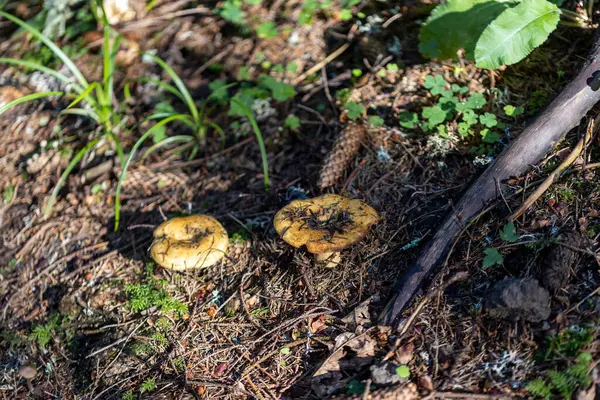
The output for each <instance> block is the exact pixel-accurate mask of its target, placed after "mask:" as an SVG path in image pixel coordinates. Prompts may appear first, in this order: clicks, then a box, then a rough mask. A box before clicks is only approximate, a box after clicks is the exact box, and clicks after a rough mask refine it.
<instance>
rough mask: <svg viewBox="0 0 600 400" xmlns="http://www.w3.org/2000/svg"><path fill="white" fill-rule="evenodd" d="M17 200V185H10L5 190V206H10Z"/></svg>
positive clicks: (3, 196)
mask: <svg viewBox="0 0 600 400" xmlns="http://www.w3.org/2000/svg"><path fill="white" fill-rule="evenodd" d="M14 198H15V185H8V186H7V187H5V188H4V192H3V193H2V199H3V200H4V204H8V203H10V202H11V201H13V199H14Z"/></svg>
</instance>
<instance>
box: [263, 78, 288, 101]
mask: <svg viewBox="0 0 600 400" xmlns="http://www.w3.org/2000/svg"><path fill="white" fill-rule="evenodd" d="M259 86H262V87H264V88H267V89H269V90H270V91H271V95H272V96H273V99H275V100H276V101H286V100H289V99H291V98H293V97H294V96H295V95H296V89H295V88H294V87H293V86H292V85H288V84H287V83H283V82H279V81H277V80H276V79H275V78H273V77H271V76H267V75H261V76H260V77H259Z"/></svg>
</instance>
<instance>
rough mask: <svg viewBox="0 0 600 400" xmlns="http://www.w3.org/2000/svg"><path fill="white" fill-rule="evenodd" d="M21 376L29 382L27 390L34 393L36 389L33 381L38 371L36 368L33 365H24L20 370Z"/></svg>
mask: <svg viewBox="0 0 600 400" xmlns="http://www.w3.org/2000/svg"><path fill="white" fill-rule="evenodd" d="M19 375H20V376H21V378H24V379H25V382H27V389H29V392H31V393H33V391H34V389H33V385H32V384H31V381H32V380H33V379H34V378H35V376H36V375H37V370H36V369H35V367H33V366H31V365H23V366H22V367H21V368H19Z"/></svg>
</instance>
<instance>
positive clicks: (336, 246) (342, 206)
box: [273, 194, 379, 266]
mask: <svg viewBox="0 0 600 400" xmlns="http://www.w3.org/2000/svg"><path fill="white" fill-rule="evenodd" d="M378 220H379V214H377V211H375V209H373V207H371V206H369V205H368V204H365V203H363V202H362V201H360V200H353V199H348V198H345V197H342V196H339V195H337V194H325V195H323V196H319V197H315V198H312V199H308V200H295V201H292V202H291V203H289V204H288V205H287V206H285V207H283V208H282V209H281V210H279V211H278V212H277V214H275V218H274V219H273V225H274V226H275V230H276V231H277V233H278V234H279V236H281V238H282V239H283V240H285V241H286V242H287V243H289V244H291V245H292V246H294V247H301V246H306V250H307V251H308V252H309V253H313V254H315V258H316V260H317V261H319V262H326V264H327V266H334V265H336V264H338V263H339V261H340V260H341V257H340V251H341V250H342V249H345V248H346V247H348V246H350V245H352V244H354V243H356V242H358V241H359V240H361V239H362V238H363V237H365V236H366V234H367V232H369V229H370V228H371V226H372V225H374V224H376V223H377V221H378Z"/></svg>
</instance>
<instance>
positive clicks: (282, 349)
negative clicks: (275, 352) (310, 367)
mask: <svg viewBox="0 0 600 400" xmlns="http://www.w3.org/2000/svg"><path fill="white" fill-rule="evenodd" d="M290 352H291V350H290V348H289V347H282V348H281V350H279V353H281V354H282V355H284V356H287V355H288V354H290Z"/></svg>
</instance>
